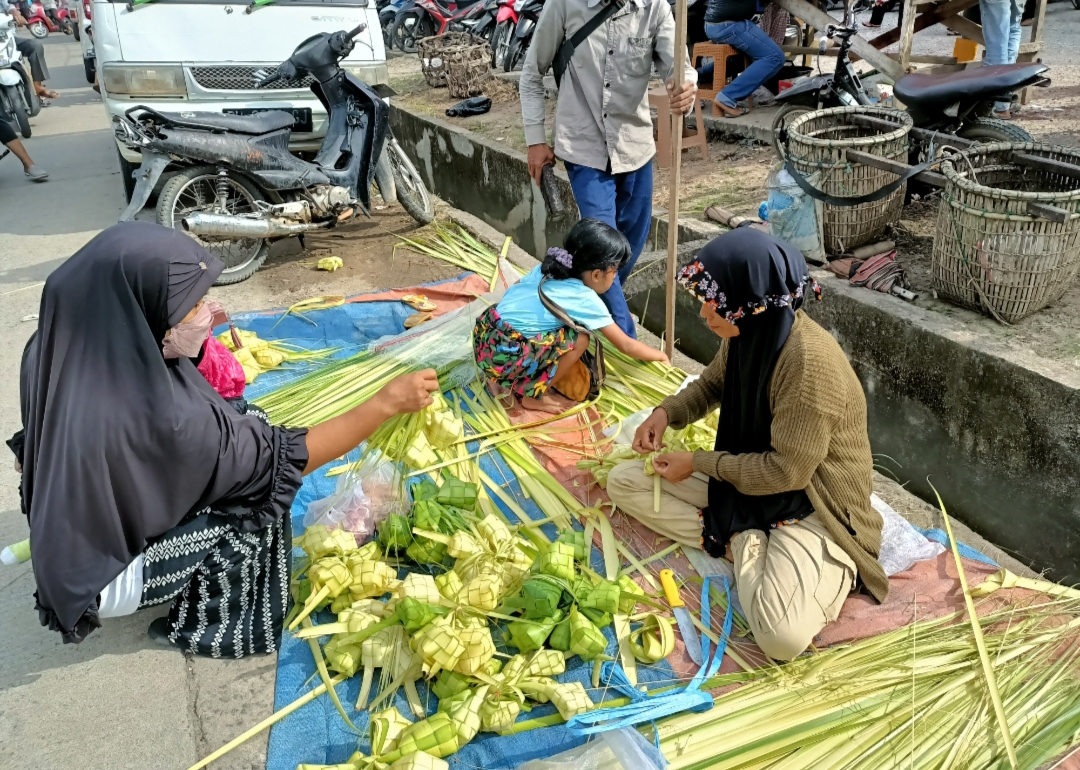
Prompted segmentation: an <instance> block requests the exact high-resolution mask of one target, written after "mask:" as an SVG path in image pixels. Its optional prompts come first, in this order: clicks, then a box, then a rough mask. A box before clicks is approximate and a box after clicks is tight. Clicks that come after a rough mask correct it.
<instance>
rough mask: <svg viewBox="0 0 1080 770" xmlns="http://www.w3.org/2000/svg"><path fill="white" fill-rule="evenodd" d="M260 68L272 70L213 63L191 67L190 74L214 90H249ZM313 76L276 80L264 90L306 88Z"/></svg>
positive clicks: (204, 86) (270, 69)
mask: <svg viewBox="0 0 1080 770" xmlns="http://www.w3.org/2000/svg"><path fill="white" fill-rule="evenodd" d="M260 70H265V71H267V72H273V69H272V68H270V67H258V66H250V65H247V66H245V65H236V64H215V65H211V66H203V67H192V68H191V76H192V77H193V78H195V82H196V83H198V84H199V85H200V86H202V87H203V88H211V89H214V90H216V91H251V90H254V89H255V73H256V72H259V71H260ZM314 82H315V78H313V77H311V75H307V76H306V77H304V78H303V79H300V80H276V81H274V82H273V83H271V84H269V85H268V86H266V90H271V91H274V90H278V91H280V90H285V89H289V88H308V87H309V86H310V85H311V84H312V83H314Z"/></svg>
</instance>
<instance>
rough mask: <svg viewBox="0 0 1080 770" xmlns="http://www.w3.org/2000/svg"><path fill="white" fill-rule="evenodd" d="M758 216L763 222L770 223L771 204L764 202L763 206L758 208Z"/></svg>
mask: <svg viewBox="0 0 1080 770" xmlns="http://www.w3.org/2000/svg"><path fill="white" fill-rule="evenodd" d="M757 216H758V219H760V220H761V221H762V222H768V221H769V202H768V201H762V202H761V205H760V206H758V207H757Z"/></svg>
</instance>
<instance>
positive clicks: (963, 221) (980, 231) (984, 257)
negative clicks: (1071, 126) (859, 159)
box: [931, 143, 1080, 323]
mask: <svg viewBox="0 0 1080 770" xmlns="http://www.w3.org/2000/svg"><path fill="white" fill-rule="evenodd" d="M1014 152H1023V153H1025V154H1028V155H1037V156H1041V157H1044V158H1050V159H1052V160H1059V161H1062V162H1064V163H1070V164H1073V165H1080V148H1076V147H1057V146H1054V145H1049V144H1008V143H1001V144H986V145H976V146H974V147H972V148H971V149H969V150H966V151H965V152H963V153H959V154H958V155H955V156H953V157H952V158H951V159H949V160H946V161H944V162H943V163H942V164H941V170H942V173H944V174H945V176H946V178H947V179H948V185H947V186H946V187H945V189H944V190H943V191H942V194H941V204H940V206H939V208H938V218H937V230H936V233H935V235H934V257H933V261H932V264H931V285H932V286H933V287H934V289H935V290H936V291H937V293H938V295H939V296H940V297H942V298H944V299H947V300H950V301H952V302H955V303H957V304H959V305H963V306H965V307H970V308H973V309H975V310H980V311H982V312H984V313H987V314H988V315H991V316H993V317H994V318H996V319H998V320H999V321H1004V322H1006V323H1014V322H1016V321H1019V320H1020V319H1021V318H1023V317H1024V316H1027V315H1030V314H1032V313H1034V312H1036V311H1037V310H1041V309H1042V308H1044V307H1046V306H1047V305H1049V304H1050V303H1051V302H1054V301H1056V300H1058V299H1060V298H1061V295H1062V294H1064V293H1065V292H1066V291H1067V290H1068V289H1069V287H1070V286H1072V284H1073V282H1075V280H1076V276H1077V273H1078V272H1080V180H1077V179H1073V178H1071V177H1068V176H1064V175H1062V174H1057V173H1053V172H1051V171H1045V170H1043V169H1038V168H1031V167H1027V166H1021V165H1019V164H1017V163H1014V162H1012V155H1013V153H1014ZM1029 202H1035V203H1042V204H1049V205H1051V206H1055V207H1056V208H1059V209H1065V210H1066V211H1069V212H1071V213H1072V216H1071V217H1070V218H1069V219H1068V221H1066V222H1064V223H1058V222H1052V221H1050V220H1049V219H1044V218H1042V217H1037V216H1032V215H1031V214H1029V213H1028V209H1027V205H1028V203H1029Z"/></svg>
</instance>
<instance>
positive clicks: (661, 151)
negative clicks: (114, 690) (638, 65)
mask: <svg viewBox="0 0 1080 770" xmlns="http://www.w3.org/2000/svg"><path fill="white" fill-rule="evenodd" d="M670 104H671V101H670V100H669V99H668V95H667V89H666V88H657V89H654V90H652V91H649V106H650V107H655V108H656V165H657V166H659V167H660V168H668V167H670V166H671V107H670V106H669V105H670ZM694 118H695V119H696V120H697V131H689V130H687V129H686V128H683V142H682V148H683V151H684V152H685V151H686V150H688V149H689V148H691V147H700V148H701V157H702V159H703V160H708V159H709V142H708V139H707V137H706V136H705V124H704V123H703V122H702V119H701V100H700V99H695V100H694Z"/></svg>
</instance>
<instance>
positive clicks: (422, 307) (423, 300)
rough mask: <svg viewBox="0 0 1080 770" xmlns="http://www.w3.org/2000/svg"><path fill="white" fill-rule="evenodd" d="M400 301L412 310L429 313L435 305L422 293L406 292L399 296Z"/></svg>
mask: <svg viewBox="0 0 1080 770" xmlns="http://www.w3.org/2000/svg"><path fill="white" fill-rule="evenodd" d="M401 301H402V302H404V303H405V304H406V305H408V306H409V307H411V308H412V309H413V310H419V311H421V312H423V313H430V312H431V311H432V310H434V309H435V307H436V305H435V303H434V302H432V301H431V300H430V299H428V298H427V297H425V296H424V295H423V294H406V295H405V296H404V297H402V298H401Z"/></svg>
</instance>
